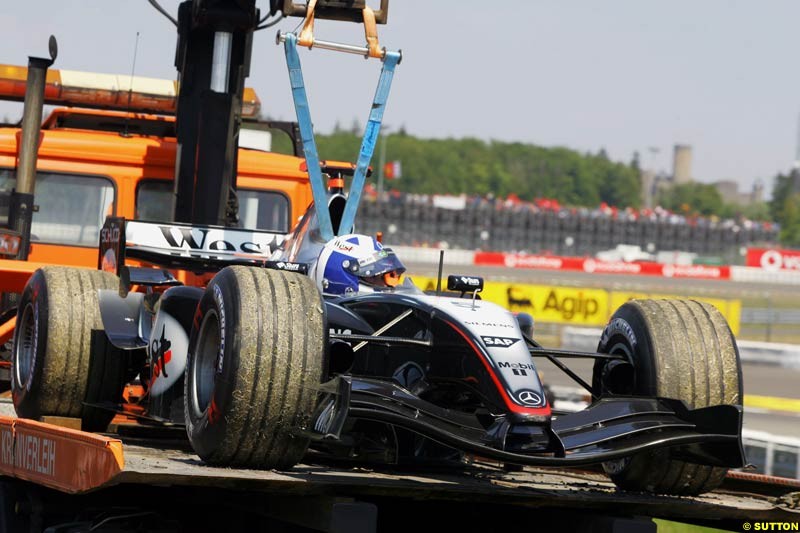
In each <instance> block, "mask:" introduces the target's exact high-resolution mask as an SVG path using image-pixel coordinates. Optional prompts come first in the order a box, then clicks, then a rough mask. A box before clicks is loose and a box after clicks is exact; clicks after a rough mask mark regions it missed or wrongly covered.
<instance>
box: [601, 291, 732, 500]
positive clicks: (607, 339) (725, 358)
mask: <svg viewBox="0 0 800 533" xmlns="http://www.w3.org/2000/svg"><path fill="white" fill-rule="evenodd" d="M597 351H598V352H600V353H618V354H619V353H621V354H625V355H627V356H628V358H629V360H630V362H631V363H633V366H634V372H633V374H634V375H633V383H630V384H629V389H628V390H617V391H614V390H611V391H610V390H608V389H607V387H606V386H605V384H604V382H603V378H602V376H603V369H604V366H605V364H606V362H604V361H599V360H598V361H597V362H596V363H595V368H594V378H593V381H594V383H593V384H594V387H595V390H601V391H602V393H603V394H608V393H612V394H614V393H616V394H634V395H638V396H651V397H652V396H659V397H664V398H674V399H678V400H682V401H683V402H685V403H686V405H687V406H689V407H690V408H698V407H706V406H711V405H725V404H728V405H731V404H734V405H741V403H742V369H741V364H740V362H739V351H738V348H737V347H736V341H735V339H734V337H733V334H732V333H731V330H730V328H729V327H728V324H727V322H726V321H725V318H724V317H723V316H722V315H721V314H720V312H719V311H718V310H717V309H716V308H715V307H714V306H712V305H709V304H706V303H701V302H697V301H694V300H677V299H676V300H633V301H630V302H628V303H626V304H625V305H623V306H622V307H620V308H619V309H618V310H617V312H616V313H614V316H613V317H611V321H610V322H609V324H608V325H607V326H606V328H605V330H604V331H603V335H602V338H601V340H600V344H599V346H598V347H597ZM603 467H604V469H605V470H606V472H607V473H608V474H609V476H610V477H611V479H612V480H613V481H614V483H615V484H616V485H617V486H618V487H620V488H622V489H626V490H632V491H647V492H658V493H664V494H676V495H696V494H701V493H704V492H708V491H711V490H713V489H715V488H717V487H718V486H719V485H720V484H721V483H722V480H723V478H724V477H725V473H726V472H727V469H726V468H720V467H712V466H707V465H700V464H694V463H689V462H686V461H682V460H678V459H674V458H672V457H671V454H670V451H669V450H668V449H661V450H655V451H650V452H643V453H639V454H636V455H633V456H631V457H629V458H625V459H621V460H618V461H611V462H608V463H604V464H603Z"/></svg>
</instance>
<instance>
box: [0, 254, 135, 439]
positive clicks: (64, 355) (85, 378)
mask: <svg viewBox="0 0 800 533" xmlns="http://www.w3.org/2000/svg"><path fill="white" fill-rule="evenodd" d="M118 286H119V281H118V279H117V278H116V276H114V275H113V274H110V273H108V272H101V271H99V270H88V269H82V268H67V267H57V266H48V267H44V268H40V269H39V270H37V271H36V272H34V274H33V276H31V279H30V280H29V281H28V283H27V285H26V286H25V290H24V292H23V293H22V297H21V298H20V301H19V308H18V312H17V325H16V328H15V331H14V347H13V352H12V376H11V389H12V395H13V399H14V407H15V409H16V411H17V414H18V415H19V416H21V417H24V418H32V419H39V418H41V417H42V416H64V417H72V418H80V419H81V422H82V425H81V427H82V428H83V429H84V430H86V431H103V430H105V429H106V427H107V426H108V423H109V422H110V421H111V419H112V418H113V417H114V412H113V411H108V410H105V409H98V408H96V407H89V406H87V405H85V404H87V403H88V404H94V403H101V402H112V403H118V402H119V401H120V400H121V398H122V390H123V387H124V372H125V367H126V365H125V359H124V357H123V354H122V353H121V352H120V351H119V350H117V349H115V348H114V347H113V346H112V345H111V343H109V342H108V341H107V340H106V337H105V333H104V331H103V322H102V320H101V318H100V306H99V303H98V298H97V291H98V290H99V289H117V287H118Z"/></svg>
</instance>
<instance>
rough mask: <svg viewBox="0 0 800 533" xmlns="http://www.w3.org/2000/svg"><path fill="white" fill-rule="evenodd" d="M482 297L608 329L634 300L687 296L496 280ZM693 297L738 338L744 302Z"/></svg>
mask: <svg viewBox="0 0 800 533" xmlns="http://www.w3.org/2000/svg"><path fill="white" fill-rule="evenodd" d="M411 278H412V279H413V281H414V283H415V284H416V285H417V286H418V287H419V288H421V289H423V290H425V291H433V290H435V289H436V280H435V279H433V278H428V277H421V276H411ZM480 295H481V298H483V299H484V300H487V301H490V302H493V303H496V304H498V305H501V306H503V307H505V308H506V309H509V310H510V311H513V312H523V313H529V314H530V315H532V316H533V317H534V319H535V320H536V321H537V322H544V323H553V324H570V325H579V326H604V325H605V324H606V323H607V322H608V319H609V318H610V317H611V315H612V314H613V313H614V311H616V310H617V308H618V307H620V306H621V305H622V304H624V303H625V302H627V301H628V300H631V299H634V298H681V297H686V296H678V295H672V294H662V293H659V294H654V293H645V292H620V291H607V290H603V289H590V288H575V287H556V286H549V285H531V284H527V283H503V282H494V281H487V282H485V283H484V288H483V291H482V292H481V293H480ZM690 298H692V299H693V300H698V301H701V302H707V303H710V304H711V305H713V306H714V307H716V308H717V309H719V310H720V312H721V313H722V315H723V316H724V317H725V319H726V320H727V321H728V324H730V327H731V330H732V331H733V333H734V335H738V333H739V323H740V317H741V301H740V300H723V299H720V298H704V297H697V296H690Z"/></svg>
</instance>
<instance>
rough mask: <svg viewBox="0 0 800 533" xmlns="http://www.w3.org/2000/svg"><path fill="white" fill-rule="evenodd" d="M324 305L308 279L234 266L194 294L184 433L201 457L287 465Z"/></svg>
mask: <svg viewBox="0 0 800 533" xmlns="http://www.w3.org/2000/svg"><path fill="white" fill-rule="evenodd" d="M325 331H326V330H325V317H324V304H323V302H322V299H321V297H320V293H319V291H317V288H316V286H315V285H314V282H313V281H312V280H311V279H309V278H308V277H306V276H301V275H298V274H291V273H286V272H282V271H277V270H267V269H262V268H252V267H242V266H234V267H228V268H225V269H223V270H222V271H220V272H219V273H218V274H217V275H216V276H214V279H213V280H212V281H211V283H209V285H208V288H207V289H206V291H205V294H204V295H203V298H202V299H201V300H200V304H199V305H198V310H197V314H196V318H195V323H194V327H193V331H192V336H191V340H190V342H189V360H188V364H187V370H186V379H185V381H184V386H185V388H186V402H185V411H186V430H187V433H188V435H189V440H190V441H191V443H192V447H193V448H194V450H195V452H196V453H197V454H198V455H199V456H200V458H201V459H203V460H204V461H205V462H207V463H209V464H214V465H221V466H238V467H247V468H263V469H268V468H278V469H286V468H291V467H292V466H294V465H295V464H297V463H298V462H299V461H300V460H301V459H302V458H303V455H304V454H305V452H306V449H307V448H308V443H309V441H308V439H307V438H305V437H304V436H303V435H302V434H301V433H300V432H301V430H303V429H304V428H305V427H306V426H307V425H308V423H309V420H310V417H311V414H312V413H313V411H314V408H315V407H316V402H317V391H318V386H319V384H320V380H321V375H322V367H323V356H324V351H325Z"/></svg>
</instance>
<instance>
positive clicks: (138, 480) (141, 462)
mask: <svg viewBox="0 0 800 533" xmlns="http://www.w3.org/2000/svg"><path fill="white" fill-rule="evenodd" d="M0 402H2V403H0V412H2V413H4V414H3V415H2V416H0V432H2V439H3V440H2V444H3V450H4V453H3V455H2V461H0V469H2V471H3V473H4V474H6V475H10V476H12V477H17V478H20V479H25V480H28V481H32V482H34V483H36V484H39V485H43V486H46V487H48V488H52V489H56V490H59V491H61V492H67V493H73V494H80V493H96V492H101V491H103V490H105V489H109V488H112V487H129V488H135V487H136V486H155V487H158V486H160V487H165V486H166V487H172V488H180V487H185V488H187V489H199V490H226V491H232V492H233V493H242V494H244V493H247V494H248V495H249V497H252V496H253V495H259V496H258V497H261V496H260V495H263V499H264V501H268V500H270V499H271V498H279V499H281V500H282V501H285V499H286V498H295V497H308V496H313V497H320V498H348V499H352V500H353V501H373V500H376V499H378V500H380V499H384V500H387V499H390V500H392V501H395V502H407V504H409V505H413V504H414V503H415V502H428V503H430V502H442V503H446V502H449V503H452V504H470V505H476V506H477V505H482V506H491V505H502V506H504V507H505V508H509V507H513V508H516V509H537V510H544V509H548V510H551V511H557V512H569V511H570V510H571V509H579V510H580V511H581V512H590V513H591V512H593V513H598V514H604V513H606V514H607V513H609V512H613V513H614V514H615V515H618V516H646V517H653V518H664V519H670V520H676V521H688V522H709V521H714V522H716V521H721V522H727V523H733V522H735V521H739V522H741V521H744V520H749V521H754V520H763V521H791V522H795V521H797V520H800V480H779V479H776V478H766V477H764V476H755V475H751V474H738V473H734V474H733V475H732V476H731V477H729V479H728V480H727V481H726V484H725V485H724V486H723V487H722V489H720V490H718V491H715V492H713V493H710V494H706V495H703V496H699V497H670V496H659V495H652V494H642V493H629V492H623V491H619V490H617V489H616V488H615V487H614V485H613V484H612V483H611V482H610V481H609V480H608V478H606V477H605V476H604V475H602V474H600V473H598V472H592V471H583V470H560V469H559V470H555V469H545V468H525V469H524V470H521V471H515V472H508V471H505V470H503V469H502V468H500V467H499V466H496V465H493V464H486V463H481V462H473V463H470V464H464V465H458V466H457V467H456V468H453V467H449V468H436V469H432V468H423V469H419V468H415V469H411V468H388V467H386V468H383V467H381V468H366V467H361V466H349V465H342V464H331V463H326V462H320V463H318V464H304V465H299V466H297V467H295V468H294V469H292V470H289V471H282V472H278V471H257V470H246V469H232V468H216V467H210V466H206V465H204V464H203V463H202V462H201V461H200V459H199V458H198V457H197V456H196V455H194V454H193V453H192V452H191V450H190V449H189V448H188V443H187V442H185V441H182V440H181V439H175V438H174V436H178V437H180V436H181V432H180V431H176V432H173V433H174V434H173V438H160V439H157V438H152V437H151V438H143V437H128V436H123V437H119V436H118V435H113V434H112V435H105V436H99V435H93V434H88V433H83V432H78V431H75V430H69V429H65V428H62V427H59V426H53V425H50V424H42V423H39V422H31V421H23V420H20V419H16V418H14V417H13V416H10V415H9V408H10V407H11V406H10V405H9V403H8V400H5V401H0ZM9 428H11V429H9ZM127 433H128V432H124V433H123V434H127ZM132 434H134V435H135V432H133V433H132ZM9 439H13V440H9ZM36 439H39V440H38V441H36ZM45 441H48V442H45ZM59 461H62V462H63V461H69V463H68V464H62V463H59ZM9 469H10V471H9ZM62 469H63V470H64V471H66V472H67V477H66V478H65V477H63V475H62V476H60V475H59V472H61V471H62ZM70 476H71V477H70ZM304 499H305V498H304Z"/></svg>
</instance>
